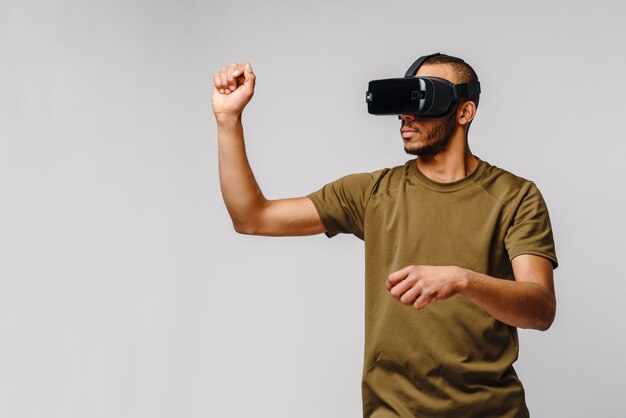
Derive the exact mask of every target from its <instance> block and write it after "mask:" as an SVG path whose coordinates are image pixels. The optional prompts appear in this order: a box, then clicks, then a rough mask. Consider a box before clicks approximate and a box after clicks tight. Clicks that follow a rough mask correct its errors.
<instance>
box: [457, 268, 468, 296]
mask: <svg viewBox="0 0 626 418" xmlns="http://www.w3.org/2000/svg"><path fill="white" fill-rule="evenodd" d="M471 276H472V272H471V271H470V270H468V269H464V268H462V267H458V271H457V280H455V282H456V291H457V293H461V294H462V293H464V292H465V290H467V288H468V287H469V285H470V281H471V279H472V277H471Z"/></svg>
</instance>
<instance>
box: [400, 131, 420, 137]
mask: <svg viewBox="0 0 626 418" xmlns="http://www.w3.org/2000/svg"><path fill="white" fill-rule="evenodd" d="M416 133H417V131H413V130H411V129H403V130H402V138H404V139H408V138H410V137H412V136H413V135H415V134H416Z"/></svg>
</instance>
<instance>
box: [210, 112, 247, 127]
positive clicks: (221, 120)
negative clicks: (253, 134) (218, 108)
mask: <svg viewBox="0 0 626 418" xmlns="http://www.w3.org/2000/svg"><path fill="white" fill-rule="evenodd" d="M215 120H216V121H217V124H218V125H224V126H234V125H237V124H240V123H241V113H216V114H215Z"/></svg>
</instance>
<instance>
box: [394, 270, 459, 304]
mask: <svg viewBox="0 0 626 418" xmlns="http://www.w3.org/2000/svg"><path fill="white" fill-rule="evenodd" d="M464 272H465V270H463V269H462V268H460V267H452V266H407V267H405V268H403V269H402V270H398V271H396V272H394V273H391V274H390V275H389V277H388V278H387V290H389V292H390V293H391V295H392V296H393V297H394V298H396V299H398V300H399V301H400V302H402V303H404V304H405V305H413V306H414V307H415V309H424V308H425V307H426V306H428V304H429V303H431V302H436V301H438V300H444V299H448V298H449V297H452V296H454V295H455V294H457V293H459V291H460V290H461V287H462V286H463V285H464V283H465V282H466V279H465V274H464Z"/></svg>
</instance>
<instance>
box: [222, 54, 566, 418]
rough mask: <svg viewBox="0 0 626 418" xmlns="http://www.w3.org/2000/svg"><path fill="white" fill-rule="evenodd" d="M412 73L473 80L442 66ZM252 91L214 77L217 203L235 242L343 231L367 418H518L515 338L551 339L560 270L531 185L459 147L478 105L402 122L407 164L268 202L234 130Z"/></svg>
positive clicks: (440, 59) (230, 76)
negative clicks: (359, 261) (360, 289)
mask: <svg viewBox="0 0 626 418" xmlns="http://www.w3.org/2000/svg"><path fill="white" fill-rule="evenodd" d="M415 75H416V76H431V77H440V78H443V79H446V80H448V81H450V82H452V83H455V84H459V83H467V82H470V81H472V80H477V76H476V73H475V72H474V70H473V69H472V68H471V67H470V66H469V65H468V64H466V63H465V62H464V61H463V60H461V59H458V58H455V57H450V56H446V55H437V56H434V57H431V58H429V59H427V60H426V61H425V62H424V63H423V64H422V65H421V67H419V69H418V70H417V73H416V74H415ZM254 83H255V75H254V73H253V72H252V69H251V67H250V65H249V64H233V65H231V66H229V67H225V68H223V69H222V70H221V71H219V72H218V73H217V74H215V76H214V84H215V89H214V91H213V97H212V98H213V111H214V113H215V117H216V120H217V126H218V141H219V163H220V182H221V188H222V194H223V197H224V201H225V203H226V206H227V209H228V211H229V213H230V216H231V218H232V220H233V225H234V227H235V229H236V230H237V231H238V232H240V233H244V234H256V235H270V236H282V235H310V234H318V233H322V232H324V233H326V234H327V235H328V236H329V237H330V236H333V235H335V234H337V233H352V234H354V235H356V236H357V237H359V238H361V239H363V240H364V241H365V256H366V294H365V304H366V317H365V324H366V327H365V361H364V369H363V384H362V394H363V414H364V416H366V417H371V418H382V417H441V416H446V417H481V418H484V417H527V416H528V410H527V408H526V404H525V400H524V390H523V387H522V385H521V383H520V381H519V379H518V378H517V375H516V374H515V371H514V370H513V366H512V364H513V362H514V361H515V360H516V359H517V355H518V348H517V347H518V340H517V329H516V328H517V327H522V328H534V329H539V330H546V329H548V328H549V327H550V325H551V323H552V321H553V319H554V315H555V309H556V301H555V295H554V286H553V275H552V272H553V268H555V267H556V266H557V259H556V254H555V250H554V242H553V238H552V231H551V226H550V220H549V217H548V212H547V209H546V206H545V203H544V201H543V198H542V197H541V194H540V193H539V191H538V189H537V188H536V186H535V185H534V184H533V183H532V182H529V181H527V180H524V179H522V178H520V177H517V176H514V175H513V174H511V173H508V172H506V171H504V170H502V169H499V168H497V167H495V166H492V165H490V164H488V163H487V162H485V161H482V160H480V159H479V158H477V157H476V156H474V155H473V154H472V153H471V151H470V149H469V146H468V141H467V134H468V129H469V126H470V124H471V122H472V120H473V119H474V117H475V115H476V109H477V105H478V97H470V98H468V99H465V100H460V101H458V102H457V103H456V108H455V109H454V111H453V112H452V113H451V114H450V115H449V116H446V117H443V118H439V119H420V118H419V117H416V116H414V115H411V114H403V115H400V119H401V121H402V122H401V136H402V139H403V141H404V148H405V151H406V152H407V153H409V154H413V155H416V156H417V158H416V159H413V160H410V161H408V162H407V163H406V164H404V165H402V166H398V167H394V168H391V169H384V170H379V171H376V172H373V173H365V174H354V175H349V176H346V177H344V178H342V179H339V180H337V181H335V182H333V183H330V184H328V185H326V186H324V187H323V188H322V189H321V190H319V191H317V192H315V193H312V194H310V195H309V196H307V197H300V198H295V199H284V200H268V199H266V198H265V197H264V196H263V194H262V193H261V190H260V189H259V186H258V185H257V183H256V181H255V179H254V176H253V174H252V171H251V169H250V166H249V164H248V161H247V157H246V153H245V147H244V138H243V127H242V123H241V114H242V111H243V109H244V107H245V106H246V104H247V103H248V102H249V100H250V99H251V97H252V94H253V92H254ZM435 302H436V303H435Z"/></svg>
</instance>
